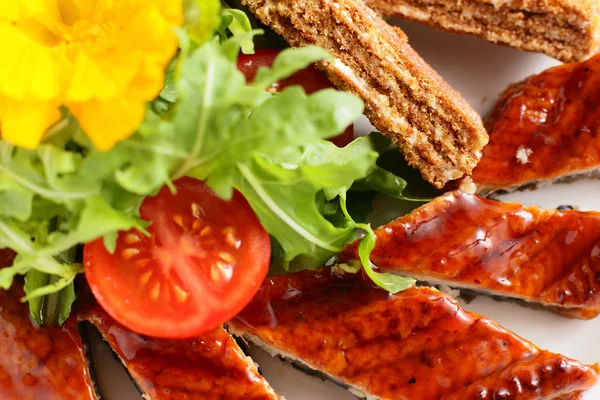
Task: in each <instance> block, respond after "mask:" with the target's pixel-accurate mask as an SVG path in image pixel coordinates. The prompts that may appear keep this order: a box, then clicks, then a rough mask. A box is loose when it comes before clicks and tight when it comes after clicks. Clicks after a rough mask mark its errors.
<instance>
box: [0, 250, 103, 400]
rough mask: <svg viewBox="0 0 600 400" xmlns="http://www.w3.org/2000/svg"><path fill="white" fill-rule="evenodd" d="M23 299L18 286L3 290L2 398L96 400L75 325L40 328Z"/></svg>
mask: <svg viewBox="0 0 600 400" xmlns="http://www.w3.org/2000/svg"><path fill="white" fill-rule="evenodd" d="M4 260H5V261H6V259H4ZM23 295H24V293H23V290H22V287H21V285H20V284H18V283H14V284H13V286H12V288H11V289H10V290H9V291H5V290H0V399H7V400H9V399H10V400H42V399H43V400H86V399H90V400H93V399H96V397H95V395H94V390H93V385H92V382H91V379H90V375H89V371H88V364H87V361H86V354H85V349H84V347H83V344H82V342H81V339H80V337H79V334H78V333H77V326H76V321H74V320H69V321H67V323H66V324H65V326H64V327H63V328H48V327H44V328H37V327H35V326H34V325H33V324H32V323H31V321H30V320H29V307H28V305H27V303H21V302H20V300H19V299H21V298H22V297H23Z"/></svg>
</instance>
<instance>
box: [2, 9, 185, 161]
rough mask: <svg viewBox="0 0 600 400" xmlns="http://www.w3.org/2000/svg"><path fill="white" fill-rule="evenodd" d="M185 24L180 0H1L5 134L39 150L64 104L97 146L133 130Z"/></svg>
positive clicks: (160, 83)
mask: <svg viewBox="0 0 600 400" xmlns="http://www.w3.org/2000/svg"><path fill="white" fill-rule="evenodd" d="M181 23H182V1H181V0H11V1H4V0H0V38H2V46H0V132H1V135H2V137H3V138H4V139H5V140H7V141H9V142H11V143H13V144H15V145H18V146H23V147H26V148H35V147H36V146H37V145H38V144H39V142H40V140H41V139H42V137H43V136H44V133H45V132H46V130H47V129H48V128H49V127H50V126H51V125H52V124H54V123H55V122H57V121H58V119H59V118H60V115H61V114H60V107H61V106H66V107H67V108H68V109H69V110H70V111H71V112H72V113H73V115H74V116H75V117H76V118H77V120H78V121H79V123H80V124H81V126H82V128H83V130H84V131H85V132H86V134H87V135H88V136H89V138H90V139H91V140H92V142H93V143H94V145H95V146H96V147H97V148H98V149H101V150H107V149H109V148H111V147H112V146H113V145H114V144H115V143H116V142H117V141H119V140H121V139H124V138H126V137H128V136H130V135H131V134H132V133H133V132H134V130H135V129H136V128H137V126H138V125H139V124H140V122H141V121H142V119H143V118H144V110H145V103H146V102H147V101H149V100H152V99H153V98H155V97H156V96H157V95H158V93H159V92H160V90H161V88H162V86H163V83H164V82H163V81H164V69H165V67H166V65H167V63H168V62H169V60H170V59H171V58H172V57H173V55H174V54H175V52H176V51H177V38H176V36H175V33H174V32H173V28H174V27H176V26H179V25H181Z"/></svg>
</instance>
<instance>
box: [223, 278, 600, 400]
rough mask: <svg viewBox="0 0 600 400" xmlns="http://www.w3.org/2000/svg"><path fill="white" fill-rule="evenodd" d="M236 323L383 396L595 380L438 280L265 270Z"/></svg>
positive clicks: (556, 389) (562, 389)
mask: <svg viewBox="0 0 600 400" xmlns="http://www.w3.org/2000/svg"><path fill="white" fill-rule="evenodd" d="M229 325H230V327H232V328H234V329H235V330H236V332H240V331H246V332H247V333H248V334H250V335H254V336H256V337H258V338H259V339H260V340H261V341H263V342H264V343H266V344H267V345H269V346H271V347H273V348H275V349H278V350H280V351H283V352H286V353H289V354H292V355H293V356H295V357H297V358H299V359H300V360H302V361H304V362H305V363H307V364H309V365H311V366H313V367H314V368H316V369H318V370H320V371H322V372H324V373H327V374H329V375H331V376H334V377H336V378H337V379H339V380H341V381H343V382H345V383H346V384H350V385H353V386H356V387H358V388H359V389H360V390H362V391H364V392H366V393H370V394H373V395H375V396H377V397H380V398H382V399H384V400H387V399H389V400H391V399H393V400H415V399H419V400H434V399H435V400H437V399H461V400H469V399H490V400H491V399H520V400H525V399H537V400H541V399H547V400H549V399H555V398H564V399H568V398H573V396H575V395H576V394H578V393H579V392H581V391H583V390H585V389H587V388H589V387H590V386H592V385H593V384H594V383H595V382H596V379H597V373H596V371H595V370H594V368H595V367H587V366H584V365H582V364H580V363H578V362H577V361H573V360H570V359H567V358H565V357H563V356H560V355H556V354H552V353H549V352H546V351H542V350H539V349H538V348H537V347H536V346H534V345H533V344H531V343H529V342H527V341H526V340H524V339H522V338H520V337H518V336H517V335H515V334H514V333H512V332H510V331H508V330H506V329H503V328H502V327H500V326H498V325H497V324H495V323H494V322H493V321H490V320H489V319H487V318H484V317H481V316H479V315H476V314H472V313H468V312H465V311H464V310H462V309H461V307H460V306H459V305H458V304H457V303H456V302H455V301H454V300H453V299H451V298H450V297H448V296H446V295H444V294H442V293H440V292H438V291H437V290H435V289H430V288H422V287H421V288H416V287H413V288H411V289H408V290H406V291H404V292H401V293H399V294H396V295H390V294H388V293H387V292H384V291H382V290H380V289H377V288H374V287H372V286H370V285H369V284H366V283H365V281H364V280H362V279H361V278H358V277H338V276H336V275H335V274H332V273H331V272H330V270H328V269H323V270H319V271H303V272H300V273H297V274H289V275H282V276H277V277H272V278H268V279H267V281H266V282H265V283H264V284H263V286H262V288H261V290H260V291H259V294H258V295H257V296H256V297H255V299H254V300H253V301H252V302H251V303H250V304H249V305H248V307H247V308H246V309H245V310H244V311H243V312H242V313H241V314H240V315H239V316H238V317H236V319H234V320H232V321H231V322H230V323H229Z"/></svg>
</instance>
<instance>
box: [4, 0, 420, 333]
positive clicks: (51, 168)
mask: <svg viewBox="0 0 600 400" xmlns="http://www.w3.org/2000/svg"><path fill="white" fill-rule="evenodd" d="M51 3H52V4H54V3H53V2H51ZM163 3H164V4H163ZM168 3H169V4H168V5H167V4H166V3H165V2H162V1H156V2H150V3H149V4H148V5H146V6H145V7H154V8H152V9H151V10H150V11H152V12H150V11H148V10H146V11H148V12H147V13H145V14H144V15H154V16H155V17H154V18H147V19H142V20H141V21H138V22H136V25H135V27H137V28H139V29H138V30H135V32H137V33H138V36H137V38H139V40H140V42H139V43H138V47H126V48H131V49H135V50H136V51H137V52H138V53H139V57H138V60H139V61H140V62H143V61H144V60H145V59H146V58H148V59H149V60H151V61H152V62H155V61H156V63H159V64H160V68H156V65H155V64H152V63H145V64H143V68H142V67H140V68H142V69H141V70H140V71H142V72H143V73H148V74H150V73H151V74H152V78H153V79H158V80H160V81H162V80H163V78H164V87H162V88H161V87H160V86H161V85H155V84H154V83H155V82H154V80H149V81H148V90H149V88H151V87H152V88H154V89H155V90H154V91H153V92H152V93H150V92H145V94H146V95H147V96H146V97H145V98H138V99H137V100H136V101H139V102H140V104H142V103H143V102H144V100H148V99H150V98H152V97H153V96H155V95H156V98H155V99H154V100H153V101H151V102H149V103H147V104H146V106H145V110H143V113H144V116H143V118H140V121H138V122H141V123H140V124H139V126H135V125H137V122H136V123H135V124H133V126H131V127H129V128H128V129H127V132H126V133H125V130H124V129H121V128H122V127H123V126H119V127H116V128H118V129H115V130H112V128H113V125H114V124H122V123H125V122H124V120H122V119H120V117H119V116H113V115H112V114H111V115H108V114H102V113H100V114H94V115H95V117H94V118H96V121H97V122H101V126H102V127H104V128H105V129H107V130H110V131H111V132H110V133H107V134H106V135H104V134H102V133H98V132H99V131H97V130H96V127H94V128H92V129H91V130H90V129H89V127H88V123H87V121H83V120H82V118H81V115H82V114H81V113H82V112H83V111H82V108H81V107H80V104H79V103H77V104H76V103H70V102H68V101H66V102H64V103H61V104H64V106H63V107H61V117H60V121H58V122H57V123H56V124H54V125H53V126H52V127H50V129H49V130H47V131H46V132H45V134H44V133H43V132H44V129H45V128H46V127H47V124H46V125H43V126H42V125H40V127H39V129H40V130H41V131H40V132H42V133H40V132H38V133H36V135H37V136H36V139H35V140H29V139H28V140H27V141H26V143H22V142H19V141H17V140H16V139H15V137H18V138H31V137H33V136H31V135H33V133H32V132H33V131H32V130H31V129H30V127H29V126H28V125H18V124H17V125H18V126H17V128H18V129H17V130H16V131H9V130H7V124H9V125H10V124H11V122H10V121H11V119H10V118H12V117H11V116H8V117H7V116H6V114H2V115H0V124H2V139H1V140H0V248H10V249H12V250H14V251H15V252H16V253H17V257H16V259H15V260H14V263H13V264H12V265H11V266H10V267H8V268H4V269H2V270H0V287H1V288H3V289H7V288H9V287H10V286H11V284H12V282H13V280H14V277H15V276H16V275H25V276H26V285H25V292H26V296H25V299H26V300H28V301H29V302H30V303H29V304H30V307H31V312H32V316H33V319H34V320H35V321H36V322H37V323H38V324H45V325H60V324H61V323H63V322H64V320H65V319H66V318H67V316H68V315H69V312H70V309H71V305H72V303H73V301H74V300H75V291H74V287H73V281H74V279H75V277H76V276H77V275H78V274H79V273H81V272H82V271H83V267H82V265H81V250H80V249H81V245H82V244H84V243H89V242H93V241H96V240H99V239H100V240H101V241H102V244H103V245H104V246H105V249H106V252H107V254H109V253H110V254H116V253H115V251H116V250H117V238H118V236H119V232H127V231H131V230H135V231H136V232H138V235H139V237H144V238H148V237H152V232H153V231H154V229H150V228H149V227H148V221H145V220H144V219H143V218H142V217H141V216H140V213H139V208H140V205H141V204H142V202H143V200H144V198H145V197H147V196H153V195H155V194H156V193H158V192H159V190H161V188H163V187H164V186H165V185H166V186H167V187H168V188H170V190H172V191H176V186H177V185H174V184H173V182H175V181H177V180H178V179H180V178H183V177H186V176H187V177H192V178H196V179H199V180H202V181H205V182H206V185H207V186H208V187H209V188H210V189H211V190H212V191H213V192H214V193H215V194H216V195H217V196H219V197H220V198H222V199H223V200H225V201H230V200H231V198H232V196H233V194H234V192H235V191H238V192H239V193H240V194H241V195H242V196H243V197H244V198H245V199H246V201H247V202H248V204H249V205H250V207H251V208H252V210H253V211H254V213H255V214H256V216H257V217H258V219H259V221H260V223H261V225H262V226H263V227H264V229H266V231H267V232H268V233H269V235H270V236H271V239H272V243H273V248H274V249H276V250H274V251H273V257H272V258H273V260H274V261H276V262H277V263H278V264H280V265H282V266H283V267H285V268H287V266H288V265H289V264H290V262H293V261H295V260H298V259H301V262H299V263H296V264H297V265H300V266H301V267H302V268H307V267H316V266H319V265H322V264H323V263H325V262H326V261H327V260H328V259H330V258H331V257H332V256H333V255H334V254H335V253H337V252H338V251H340V250H341V249H342V248H343V247H344V245H345V244H346V243H347V242H348V241H351V240H353V239H354V238H355V236H356V234H357V233H358V232H359V230H360V229H361V228H363V227H365V225H362V224H361V223H359V222H356V221H355V220H354V219H353V218H352V216H351V215H350V214H349V212H348V204H347V199H348V198H350V197H351V196H348V194H349V193H350V191H351V188H352V186H353V185H354V184H355V183H357V182H359V181H362V182H363V183H364V184H363V185H362V186H361V188H360V190H364V186H365V184H366V185H367V188H369V189H372V188H375V189H379V188H384V189H385V191H386V193H393V194H394V195H395V197H400V198H401V197H402V190H403V189H404V187H405V185H406V182H405V181H403V180H402V179H400V178H398V177H395V176H393V175H392V174H390V173H389V172H387V171H384V170H382V169H381V168H379V167H378V166H377V165H376V160H377V157H378V151H379V150H381V149H380V146H381V143H382V142H381V140H380V138H378V137H377V136H370V137H363V138H359V139H356V140H355V141H353V142H352V143H351V144H349V145H347V146H346V147H344V148H338V147H336V146H335V145H333V144H331V143H330V142H327V141H326V140H324V139H328V138H332V137H335V136H337V135H339V134H340V133H341V132H343V131H344V129H346V128H347V127H348V126H349V125H351V124H352V123H353V122H354V121H355V120H356V119H357V118H358V117H359V116H360V115H361V114H362V111H363V105H362V102H361V100H360V99H358V98H357V97H355V96H353V95H351V94H348V93H344V92H340V91H337V90H332V89H327V90H321V91H318V92H315V93H313V94H310V95H307V94H306V93H305V91H304V90H303V89H302V88H301V87H298V86H290V87H287V88H285V89H284V90H282V91H281V92H278V93H270V92H269V91H267V89H269V88H270V87H272V85H273V84H276V83H277V82H280V81H281V80H282V79H285V78H286V77H288V76H290V75H293V74H294V73H295V72H297V71H300V70H303V69H304V68H306V67H308V66H310V65H311V64H313V63H314V62H315V61H318V60H328V61H333V58H332V57H331V56H330V55H329V54H328V53H327V52H326V51H324V50H322V49H320V48H317V47H314V46H312V47H311V46H308V47H304V48H301V49H287V50H284V51H283V52H281V54H280V55H279V56H278V57H277V58H276V59H275V60H274V62H273V66H272V68H261V69H260V70H259V71H258V72H257V75H256V77H255V78H254V81H253V82H247V81H246V79H245V77H244V75H243V73H242V72H240V71H239V70H238V68H237V57H238V53H239V51H240V49H244V50H245V51H247V52H252V51H253V46H252V39H253V37H254V36H255V35H258V34H259V33H260V32H259V31H249V29H250V24H249V22H248V21H247V19H246V17H245V14H244V13H242V12H240V11H236V10H231V9H227V8H223V9H222V8H221V6H220V5H219V3H218V2H216V1H204V0H203V1H191V0H190V1H185V2H183V20H184V22H183V25H182V26H181V27H179V28H176V29H170V28H169V29H170V30H169V32H167V33H165V35H164V36H165V37H166V38H164V39H163V40H164V41H166V42H168V43H171V39H168V38H167V37H171V36H172V35H176V36H177V38H178V39H179V44H178V46H179V50H178V51H177V54H176V55H175V56H174V57H173V58H172V59H170V60H169V57H170V56H171V55H173V53H174V52H175V49H174V48H171V47H168V46H164V48H163V47H161V46H162V45H159V44H161V43H163V42H162V41H159V42H156V46H150V47H149V48H146V47H144V45H143V43H149V44H153V43H154V42H146V41H145V39H146V38H145V35H146V34H147V32H153V34H152V35H151V36H152V37H151V38H150V39H153V40H154V39H156V38H154V33H155V28H156V29H157V30H156V33H157V34H158V32H163V31H164V29H163V28H164V26H165V24H166V22H165V21H175V20H176V19H177V15H176V14H177V13H175V12H172V11H170V10H171V9H172V8H173V7H175V5H174V3H178V2H168ZM15 4H17V5H15V7H16V8H15V9H14V10H13V11H15V10H17V11H19V10H21V8H19V7H20V6H21V5H23V4H25V2H21V1H19V2H16V3H15ZM56 4H58V3H56ZM123 4H124V6H123V7H122V8H119V7H117V6H114V8H108V9H105V8H103V6H102V7H100V6H99V7H96V8H90V9H87V8H85V7H83V6H81V7H83V8H82V9H79V8H77V9H74V10H77V11H78V12H77V13H76V12H73V13H66V12H65V13H62V14H61V13H58V14H56V15H54V14H53V15H54V17H53V18H56V21H58V23H60V24H62V25H64V26H67V25H68V26H69V27H73V29H75V27H82V29H83V28H86V29H87V28H89V29H91V28H93V26H92V25H90V23H91V22H90V21H94V22H95V23H96V22H97V23H100V22H102V24H103V25H102V26H104V25H107V26H109V25H110V26H112V24H118V23H121V24H124V25H123V26H129V25H128V24H129V23H130V22H127V21H124V19H127V18H129V17H131V16H133V15H137V14H135V12H134V11H132V10H131V9H130V8H128V7H125V5H127V4H129V3H123ZM132 4H133V3H132ZM178 4H179V7H181V6H182V5H181V3H178ZM23 7H25V6H23ZM57 7H58V6H57ZM11 10H12V9H11ZM22 10H24V11H23V12H25V11H27V12H31V13H32V14H19V13H20V12H21V11H19V13H13V14H11V15H10V16H9V17H5V24H9V25H11V27H9V28H10V29H13V30H14V29H17V28H18V27H19V26H20V24H17V23H16V22H15V23H13V22H10V21H13V20H14V21H17V20H16V19H14V18H17V17H19V18H20V16H23V15H25V16H27V15H31V16H32V18H33V16H37V17H36V18H42V17H44V15H45V14H43V13H42V11H43V10H42V11H40V10H38V9H29V8H27V7H25V8H23V9H22ZM163 14H164V15H163ZM7 18H8V19H7ZM11 18H12V19H11ZM7 21H9V22H7ZM52 21H54V20H52ZM136 21H137V20H136ZM131 23H133V22H131ZM155 24H156V27H155V26H154V25H155ZM62 25H60V26H62ZM142 28H144V29H142ZM159 28H160V29H159ZM7 29H8V28H7ZM65 29H66V28H65ZM132 29H133V28H132ZM67 32H68V30H67ZM93 32H95V30H93V29H92V33H93ZM111 32H112V31H109V32H106V33H103V31H102V30H101V29H100V31H99V32H98V35H100V34H102V35H109V34H110V33H111ZM163 33H164V32H163ZM102 35H100V36H98V37H96V36H94V38H95V39H94V40H91V39H90V41H85V40H83V41H77V47H76V48H75V49H73V51H75V50H77V51H78V52H81V54H87V53H86V52H90V51H92V50H94V49H96V47H94V46H101V45H103V43H104V45H108V44H110V43H109V39H112V38H113V36H110V35H109V36H107V37H106V38H105V37H104V36H102ZM173 37H175V36H173ZM86 38H89V37H88V36H86ZM34 39H35V40H37V39H39V38H37V37H29V36H23V40H27V41H28V45H31V46H33V44H32V43H33V41H34ZM129 39H131V38H127V40H129ZM156 40H158V39H156ZM103 41H104V42H103ZM30 42H31V43H30ZM69 43H70V42H69ZM65 45H67V44H65ZM69 45H71V44H69ZM72 45H73V46H75V44H72ZM92 45H94V46H92ZM90 46H91V47H90ZM114 46H116V47H115V48H120V47H119V46H120V44H114ZM114 46H113V47H114ZM59 47H60V46H59ZM167 47H168V48H167ZM88 48H89V49H88ZM100 48H101V49H104V47H100ZM24 49H25V47H24ZM61 49H62V47H61ZM157 49H162V51H161V52H160V54H158V55H157V54H155V51H157ZM15 51H16V50H15ZM108 53H109V54H110V52H108ZM102 54H104V55H106V53H102ZM98 57H100V56H98ZM98 60H99V61H98V63H97V65H96V64H94V65H95V67H96V68H91V67H90V69H76V70H73V71H74V72H73V75H72V76H67V77H69V78H70V80H74V79H75V78H77V79H82V80H84V81H86V82H88V81H90V83H89V85H90V87H87V86H81V87H79V86H78V87H79V88H80V89H81V90H83V89H86V88H87V89H90V88H97V89H98V90H100V89H106V90H108V89H109V88H108V87H105V86H106V85H107V84H106V85H100V86H98V85H96V86H94V84H95V83H98V82H104V81H96V80H95V78H94V76H95V75H94V73H100V72H102V73H103V74H105V75H107V76H108V75H110V74H109V73H111V72H114V71H113V69H114V68H116V67H115V65H114V64H111V63H110V62H109V61H110V60H103V59H102V58H99V59H98ZM111 60H112V59H111ZM100 61H102V62H100ZM127 65H128V64H126V65H125V66H127ZM120 67H121V66H119V68H120ZM163 67H165V70H164V72H163V70H162V68H163ZM102 68H104V69H102ZM11 71H12V72H11ZM69 71H71V70H69V69H65V70H64V71H63V72H64V73H65V74H68V73H69ZM136 71H137V70H136V69H131V71H130V72H131V74H129V75H127V76H126V77H124V76H121V75H118V76H117V77H120V78H123V79H124V78H127V79H129V80H128V81H127V82H128V83H127V82H126V83H127V84H131V85H133V84H134V83H135V84H137V83H139V82H137V81H136V79H135V78H136V77H137V75H135V72H136ZM75 72H77V74H76V73H75ZM21 73H22V71H21V70H18V69H15V70H10V71H8V72H7V73H6V74H5V76H4V79H5V81H10V80H11V79H13V77H12V76H11V74H13V75H14V74H21ZM79 75H82V76H79ZM20 76H21V75H19V76H18V77H20ZM110 76H112V75H110ZM18 77H14V79H17V78H18ZM115 79H116V78H115ZM91 81H93V82H91ZM119 82H120V81H119ZM105 83H106V82H105ZM121 83H123V82H121ZM140 84H141V83H140ZM123 85H124V86H120V87H121V88H123V90H125V88H127V87H128V86H127V85H125V83H123ZM97 86H98V87H97ZM144 87H146V86H144ZM73 90H74V89H73ZM88 92H89V93H88V94H89V95H90V96H91V95H94V93H91V92H90V91H89V90H88ZM3 93H4V92H3ZM115 93H116V92H115ZM128 93H129V92H128ZM3 95H5V94H3ZM98 96H100V94H98ZM106 100H107V101H108V100H109V98H108V97H107V98H106ZM116 103H117V104H118V103H119V102H118V101H117V102H116ZM136 104H137V103H136ZM113 105H115V104H113V103H111V107H112V106H113ZM118 109H119V110H123V112H128V111H127V109H126V108H120V106H119V107H118ZM6 112H7V111H6ZM86 113H87V111H86V112H85V113H84V114H85V115H87V114H86ZM15 115H16V114H15ZM30 117H32V118H33V115H31V116H30ZM52 122H54V121H51V122H48V123H52ZM129 125H132V123H129V124H128V126H129ZM130 130H131V131H130ZM100 136H102V137H101V138H100ZM38 142H39V144H38ZM19 144H26V145H27V147H29V148H25V147H22V146H19ZM383 144H384V146H387V145H388V143H386V142H384V143H383ZM36 145H37V146H36ZM165 190H166V189H165ZM236 196H237V195H236ZM234 201H235V200H234ZM155 222H156V221H155ZM96 246H99V244H98V242H97V243H96ZM366 250H368V249H366ZM366 250H365V251H366ZM215 262H216V261H215ZM257 264H260V265H261V268H262V260H260V261H259V262H258V263H257ZM365 265H366V267H367V268H369V269H370V268H371V266H370V264H365ZM205 267H206V268H207V271H204V272H206V273H208V272H209V270H210V268H209V266H208V265H205ZM86 268H88V269H92V267H89V266H86ZM102 268H105V266H103V265H98V266H96V267H93V270H94V271H97V270H98V269H102ZM106 268H107V269H108V268H109V267H106ZM129 268H134V267H133V266H130V267H129ZM179 272H181V271H179ZM197 272H198V271H196V273H197ZM370 274H371V275H372V276H373V278H374V279H375V280H376V282H377V283H378V284H379V285H381V286H383V287H387V288H388V289H389V290H392V291H394V290H396V289H397V288H398V287H403V286H406V285H407V284H408V285H410V284H411V283H412V282H413V281H412V280H410V279H409V280H406V279H404V278H397V277H395V276H391V275H390V276H386V275H379V274H377V273H376V272H375V271H370ZM193 275H194V274H192V276H193ZM192 276H189V277H188V276H183V275H182V276H179V279H180V280H181V281H185V280H186V279H188V278H191V277H192ZM206 276H208V275H206ZM381 278H385V279H381ZM236 282H237V281H236ZM137 285H138V286H137V287H135V288H130V290H132V291H135V290H140V291H143V290H146V291H147V292H148V290H147V289H149V288H145V289H143V288H142V287H143V286H144V285H141V284H139V282H138V283H137ZM242 286H243V285H242ZM237 290H239V292H240V293H246V296H250V295H249V294H247V293H249V292H247V289H246V288H245V287H239V288H237ZM148 293H153V292H152V290H150V291H149V292H148ZM188 294H189V293H188ZM246 299H248V297H246ZM233 303H236V302H233ZM236 304H237V303H236ZM230 312H233V309H231V310H230ZM115 315H116V314H115ZM222 318H225V314H223V316H222ZM121 322H124V321H121ZM220 322H224V320H222V321H220ZM216 324H217V322H216V321H212V322H211V323H210V325H211V326H210V327H208V326H207V327H205V329H209V328H212V327H214V326H216Z"/></svg>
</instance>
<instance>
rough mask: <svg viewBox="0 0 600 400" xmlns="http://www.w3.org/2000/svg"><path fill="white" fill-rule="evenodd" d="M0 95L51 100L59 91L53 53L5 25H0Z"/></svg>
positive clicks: (56, 67)
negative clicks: (0, 43) (0, 41)
mask: <svg viewBox="0 0 600 400" xmlns="http://www.w3.org/2000/svg"><path fill="white" fill-rule="evenodd" d="M0 38H2V46H0V94H3V95H5V96H6V97H12V98H15V99H19V100H23V99H25V98H28V97H33V98H34V99H36V100H52V99H55V98H56V97H58V96H59V94H60V91H61V87H60V79H59V68H60V66H59V63H58V55H57V52H56V51H53V50H52V49H49V48H48V47H45V46H42V45H41V44H39V43H36V42H34V41H32V40H31V39H30V38H29V37H27V36H26V35H25V34H24V33H23V32H21V31H20V30H18V29H17V28H16V27H15V26H13V25H12V24H10V23H8V22H6V21H0Z"/></svg>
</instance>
